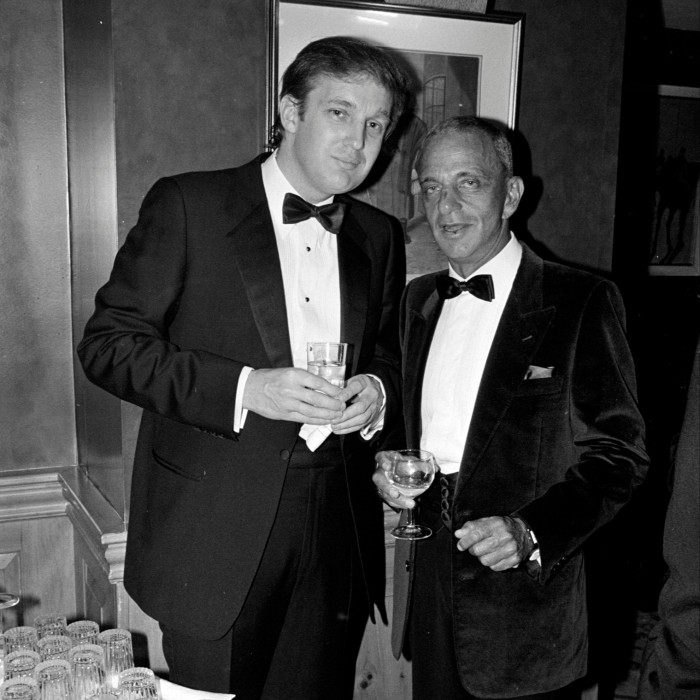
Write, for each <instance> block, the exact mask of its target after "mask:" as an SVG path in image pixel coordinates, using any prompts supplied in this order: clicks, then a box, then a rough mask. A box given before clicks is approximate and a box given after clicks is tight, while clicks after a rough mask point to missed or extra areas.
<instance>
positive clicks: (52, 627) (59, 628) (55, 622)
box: [34, 612, 66, 639]
mask: <svg viewBox="0 0 700 700" xmlns="http://www.w3.org/2000/svg"><path fill="white" fill-rule="evenodd" d="M34 627H36V633H37V636H38V637H39V639H43V638H44V637H48V636H49V635H50V634H52V635H65V633H66V616H65V615H61V614H60V613H55V612H50V613H46V614H45V615H39V616H38V617H35V618H34Z"/></svg>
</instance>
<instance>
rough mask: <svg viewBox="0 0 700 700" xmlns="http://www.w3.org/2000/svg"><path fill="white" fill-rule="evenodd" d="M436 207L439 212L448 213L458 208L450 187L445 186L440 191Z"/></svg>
mask: <svg viewBox="0 0 700 700" xmlns="http://www.w3.org/2000/svg"><path fill="white" fill-rule="evenodd" d="M438 208H439V209H440V212H441V213H443V214H449V213H450V212H452V211H454V210H455V209H458V208H459V204H458V202H457V198H456V197H455V193H454V192H453V191H452V188H451V187H445V188H444V189H443V190H442V191H441V192H440V200H439V201H438Z"/></svg>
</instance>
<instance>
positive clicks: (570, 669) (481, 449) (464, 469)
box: [393, 247, 647, 697]
mask: <svg viewBox="0 0 700 700" xmlns="http://www.w3.org/2000/svg"><path fill="white" fill-rule="evenodd" d="M437 274H447V273H446V272H442V273H437ZM437 274H431V275H427V276H424V277H421V278H418V279H416V280H413V281H412V282H411V283H410V284H409V285H408V287H407V288H406V291H405V293H404V298H403V307H402V312H401V340H402V347H403V373H404V379H403V383H404V406H405V425H406V431H407V439H408V445H409V446H412V447H419V446H420V437H421V408H420V406H421V390H422V384H423V372H424V369H425V363H426V358H427V355H428V351H429V349H430V343H431V339H432V336H433V332H434V330H435V326H436V323H437V320H438V317H439V315H440V311H441V309H442V303H443V302H441V301H440V299H439V298H438V295H437V293H436V291H435V278H436V276H437ZM623 314H624V312H623V306H622V303H621V299H620V297H619V293H618V292H617V289H616V288H615V287H614V286H613V285H612V284H611V283H609V282H607V281H605V280H603V279H601V278H599V277H597V276H594V275H591V274H588V273H585V272H579V271H576V270H573V269H571V268H568V267H564V266H561V265H557V264H553V263H548V262H544V261H543V260H542V259H541V258H539V257H537V256H536V255H535V254H534V253H533V252H531V251H530V250H529V249H528V248H526V247H524V250H523V259H522V262H521V265H520V267H519V269H518V272H517V275H516V278H515V281H514V284H513V288H512V290H511V294H510V296H509V298H508V301H507V303H506V307H505V309H504V311H503V316H502V317H501V321H500V324H499V326H498V330H497V332H496V336H495V338H494V341H493V345H492V348H491V351H490V354H489V357H488V360H487V363H486V366H485V368H484V374H483V377H482V380H481V384H480V388H479V392H478V395H477V399H476V405H475V408H474V414H473V418H472V422H471V425H470V427H469V433H468V435H467V440H466V444H465V447H464V454H463V457H462V463H461V467H460V471H459V476H458V481H457V487H456V492H455V500H454V504H453V512H452V521H453V529H454V530H456V529H458V528H459V527H460V526H461V525H462V524H463V523H464V522H465V521H466V520H474V519H477V518H482V517H487V516H492V515H509V514H515V513H517V514H520V515H521V516H522V518H523V519H524V520H525V521H526V522H527V523H529V525H530V526H531V527H532V529H533V531H534V532H535V534H536V536H537V538H538V540H539V543H540V549H541V555H542V568H541V571H540V572H539V575H538V576H534V575H529V574H528V572H527V568H528V567H526V566H521V567H519V568H518V569H515V570H511V571H506V572H494V571H491V570H490V569H489V568H487V567H484V566H482V565H481V564H480V563H479V561H478V559H476V557H474V556H472V555H471V554H469V553H468V552H458V551H457V548H456V546H455V548H454V549H453V550H452V551H453V554H452V590H453V605H454V629H455V646H456V652H457V658H458V663H459V666H460V672H461V677H462V683H463V685H464V687H465V688H467V690H469V692H471V693H472V694H474V695H477V696H480V697H481V696H483V697H512V696H515V695H529V694H532V693H538V692H545V691H547V690H552V689H555V688H560V687H563V686H565V685H567V684H568V683H570V682H573V681H574V680H575V679H576V678H578V677H580V676H582V675H584V673H585V671H586V649H587V623H586V592H585V578H584V567H583V558H582V554H581V545H582V544H583V543H584V542H585V540H586V538H587V537H588V536H589V535H590V534H591V533H592V532H593V531H594V530H596V529H597V528H598V527H599V526H601V525H602V524H603V523H605V522H606V521H608V520H609V519H610V518H612V516H613V515H614V514H615V513H616V511H617V510H618V509H619V508H620V507H621V506H622V505H623V504H624V503H626V502H627V501H628V499H629V498H630V496H631V493H632V490H633V488H634V487H635V486H636V485H638V484H639V483H640V482H641V480H642V478H643V475H644V472H645V469H646V466H647V457H646V454H645V451H644V446H643V435H644V425H643V421H642V418H641V416H640V413H639V410H638V408H637V401H636V396H635V392H636V389H635V374H634V367H633V364H632V359H631V356H630V352H629V349H628V345H627V341H626V339H625V334H624V330H623V323H624V322H623ZM464 357H465V362H467V361H468V358H469V355H468V348H467V349H465V355H464ZM530 366H536V367H542V368H549V367H552V368H553V370H552V374H551V377H545V378H540V379H527V380H526V379H525V377H526V374H527V373H528V368H529V367H530ZM418 503H419V504H420V500H419V501H418ZM455 545H456V540H455ZM416 548H417V552H418V554H417V556H420V543H418V544H417V545H416ZM411 556H412V554H411V553H410V552H409V549H408V546H407V545H406V543H403V542H398V543H397V549H396V556H395V586H396V588H395V596H394V629H393V644H394V653H395V654H397V655H398V653H400V650H401V647H402V643H403V635H404V630H405V623H406V610H407V601H408V598H409V592H410V591H409V589H410V585H411V580H410V573H408V572H407V568H409V569H410V559H411ZM407 563H408V567H407Z"/></svg>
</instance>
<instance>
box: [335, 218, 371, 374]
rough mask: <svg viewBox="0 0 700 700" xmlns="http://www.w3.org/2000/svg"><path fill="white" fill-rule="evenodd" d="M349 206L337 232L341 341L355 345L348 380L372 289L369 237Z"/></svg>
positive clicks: (357, 353) (354, 360) (361, 334)
mask: <svg viewBox="0 0 700 700" xmlns="http://www.w3.org/2000/svg"><path fill="white" fill-rule="evenodd" d="M350 206H351V205H350ZM350 206H349V207H348V209H349V211H348V212H347V213H346V215H345V219H344V220H343V226H342V228H341V229H340V232H339V233H338V268H339V274H340V340H341V341H342V342H346V343H348V344H349V345H351V346H352V357H351V358H350V367H349V368H348V372H347V376H348V377H350V376H352V375H353V374H355V373H356V371H357V363H358V361H359V358H360V345H361V343H362V338H363V336H364V332H365V323H366V320H367V313H368V307H369V288H370V258H369V254H368V252H367V243H366V241H367V236H366V234H365V232H364V231H363V230H362V228H360V226H359V225H358V223H357V221H356V220H355V218H354V217H353V216H352V210H351V209H350Z"/></svg>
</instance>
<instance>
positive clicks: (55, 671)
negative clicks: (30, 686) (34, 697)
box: [34, 659, 73, 700]
mask: <svg viewBox="0 0 700 700" xmlns="http://www.w3.org/2000/svg"><path fill="white" fill-rule="evenodd" d="M34 678H36V682H37V683H38V684H39V700H73V675H72V673H71V670H70V664H69V663H68V662H67V661H66V660H65V659H48V660H47V661H41V662H40V663H39V664H38V665H37V667H36V668H35V669H34Z"/></svg>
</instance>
